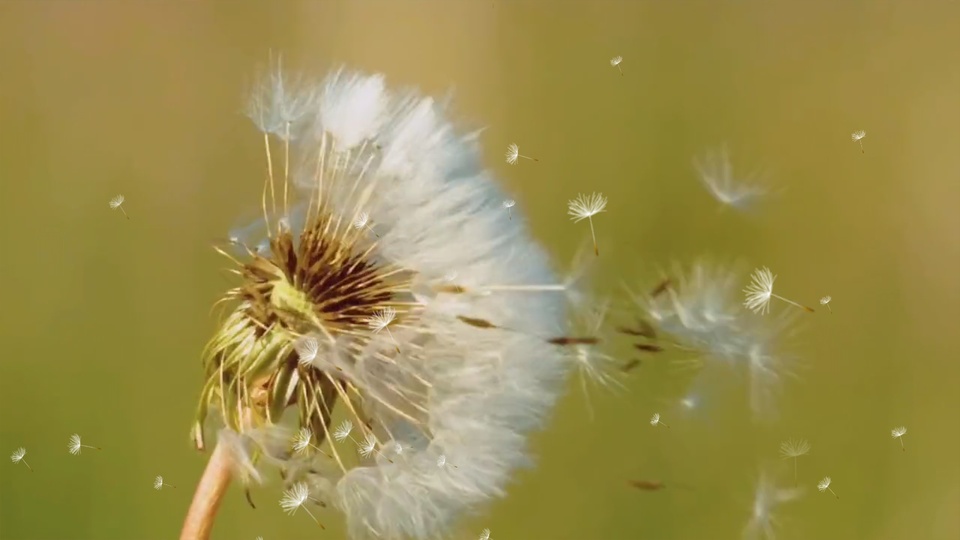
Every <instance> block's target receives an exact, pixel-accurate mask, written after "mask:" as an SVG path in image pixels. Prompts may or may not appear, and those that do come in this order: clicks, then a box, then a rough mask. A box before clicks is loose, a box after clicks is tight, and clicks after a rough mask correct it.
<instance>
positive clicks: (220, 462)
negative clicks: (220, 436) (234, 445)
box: [180, 442, 231, 540]
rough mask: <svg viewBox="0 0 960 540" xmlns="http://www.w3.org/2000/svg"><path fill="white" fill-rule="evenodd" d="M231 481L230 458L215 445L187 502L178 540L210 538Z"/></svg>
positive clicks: (225, 450)
mask: <svg viewBox="0 0 960 540" xmlns="http://www.w3.org/2000/svg"><path fill="white" fill-rule="evenodd" d="M230 480H231V474H230V455H229V454H228V453H227V449H226V447H225V446H224V445H222V444H220V443H219V442H218V443H217V446H216V447H215V448H214V449H213V454H212V455H211V456H210V461H208V462H207V468H206V469H204V471H203V476H201V477H200V482H199V483H198V484H197V490H196V492H194V494H193V502H192V503H190V509H189V510H187V517H186V519H184V521H183V529H181V531H180V540H207V539H208V538H210V531H211V529H213V521H214V519H215V518H216V515H217V510H219V509H220V502H221V501H223V496H224V494H225V493H226V492H227V487H228V486H229V485H230Z"/></svg>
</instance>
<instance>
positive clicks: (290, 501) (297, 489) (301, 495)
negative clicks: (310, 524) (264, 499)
mask: <svg viewBox="0 0 960 540" xmlns="http://www.w3.org/2000/svg"><path fill="white" fill-rule="evenodd" d="M315 500H316V499H313V498H312V497H310V489H309V488H308V487H307V484H305V483H303V482H301V483H298V484H295V485H294V486H293V487H292V488H290V489H288V490H287V491H284V492H283V498H282V499H280V506H281V507H282V508H283V511H284V512H286V513H287V514H289V515H291V516H292V515H294V514H296V513H297V510H298V509H299V508H303V511H304V512H306V513H307V515H309V516H310V518H311V519H312V520H313V521H314V523H316V524H317V525H320V528H321V529H325V528H326V527H324V526H323V524H322V523H320V522H319V521H317V518H316V516H314V515H313V513H312V512H310V509H309V508H307V507H306V506H304V504H305V503H306V502H307V501H315Z"/></svg>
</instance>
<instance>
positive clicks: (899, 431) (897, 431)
mask: <svg viewBox="0 0 960 540" xmlns="http://www.w3.org/2000/svg"><path fill="white" fill-rule="evenodd" d="M906 434H907V428H906V427H904V426H900V427H896V428H893V429H892V430H890V436H891V437H893V438H894V439H899V438H900V437H903V436H904V435H906Z"/></svg>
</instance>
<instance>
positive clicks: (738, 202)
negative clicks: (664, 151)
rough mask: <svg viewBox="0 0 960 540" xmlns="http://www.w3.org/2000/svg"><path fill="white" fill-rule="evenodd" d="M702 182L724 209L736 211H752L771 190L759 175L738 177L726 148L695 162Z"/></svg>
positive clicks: (710, 153)
mask: <svg viewBox="0 0 960 540" xmlns="http://www.w3.org/2000/svg"><path fill="white" fill-rule="evenodd" d="M694 166H695V167H696V169H697V173H698V174H699V175H700V181H701V182H702V183H703V186H704V187H705V188H707V191H709V192H710V195H712V196H713V198H714V199H716V200H717V201H718V202H720V204H722V205H724V207H730V208H734V209H736V210H741V211H744V210H750V209H751V208H752V207H753V206H754V205H755V204H756V203H757V201H759V200H760V199H761V198H763V197H764V196H765V195H767V194H768V193H769V189H768V188H767V187H766V186H764V185H763V184H762V183H761V180H760V178H758V177H757V175H749V176H745V177H742V178H740V177H737V176H735V175H734V173H733V165H732V164H731V163H730V156H729V155H728V154H727V150H726V148H724V149H722V150H720V151H714V152H709V153H708V154H707V155H706V156H704V157H702V158H697V159H696V160H695V161H694Z"/></svg>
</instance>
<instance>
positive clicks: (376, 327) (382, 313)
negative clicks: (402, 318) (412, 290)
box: [367, 307, 400, 352]
mask: <svg viewBox="0 0 960 540" xmlns="http://www.w3.org/2000/svg"><path fill="white" fill-rule="evenodd" d="M396 318H397V310H395V309H393V308H392V307H385V308H381V309H378V310H377V312H376V313H374V314H373V316H372V317H369V318H368V319H367V324H368V325H369V326H370V329H371V330H373V333H374V334H377V333H379V332H380V331H381V330H386V331H387V335H388V336H390V340H391V341H393V343H394V345H396V347H397V352H400V344H399V343H397V340H396V339H395V338H394V337H393V333H392V332H390V328H388V327H389V326H390V323H392V322H393V321H394V319H396Z"/></svg>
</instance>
